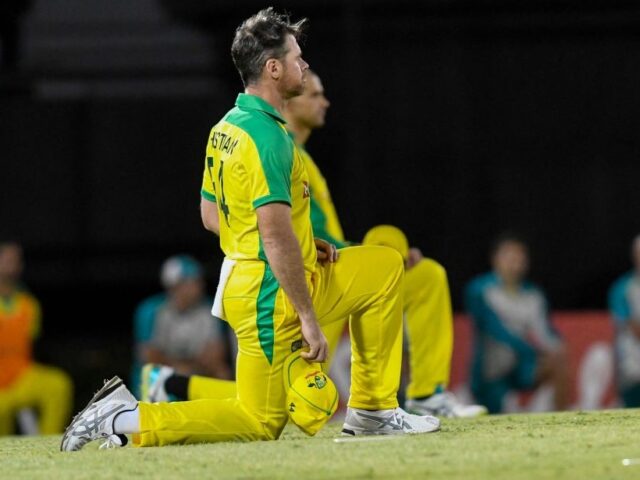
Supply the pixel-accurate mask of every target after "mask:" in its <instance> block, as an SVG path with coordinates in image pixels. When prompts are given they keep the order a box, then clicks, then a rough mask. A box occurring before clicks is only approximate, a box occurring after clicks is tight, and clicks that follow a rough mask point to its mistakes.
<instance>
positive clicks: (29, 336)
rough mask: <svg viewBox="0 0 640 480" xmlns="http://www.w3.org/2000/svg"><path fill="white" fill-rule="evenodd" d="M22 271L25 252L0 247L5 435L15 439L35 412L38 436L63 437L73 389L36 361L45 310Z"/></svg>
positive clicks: (0, 421) (0, 390)
mask: <svg viewBox="0 0 640 480" xmlns="http://www.w3.org/2000/svg"><path fill="white" fill-rule="evenodd" d="M22 269H23V260H22V248H21V246H20V245H19V244H18V243H15V242H0V435H10V434H12V433H14V427H15V424H16V416H17V415H18V412H20V411H22V410H24V409H34V411H35V413H36V416H37V433H41V434H52V433H59V432H61V431H62V430H63V428H64V426H65V423H66V422H67V421H68V418H69V414H70V411H71V402H72V398H71V397H72V383H71V380H70V379H69V377H68V375H67V374H66V373H64V372H63V371H62V370H60V369H58V368H54V367H50V366H45V365H41V364H39V363H36V362H35V361H34V360H33V355H32V349H33V343H34V340H35V339H36V338H37V337H38V335H39V333H40V305H39V303H38V301H37V300H36V299H35V298H34V297H33V296H32V295H31V294H30V293H28V292H27V291H26V289H25V288H24V286H23V285H22V284H21V282H20V279H21V276H22ZM30 433H36V432H30Z"/></svg>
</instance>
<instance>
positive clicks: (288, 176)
mask: <svg viewBox="0 0 640 480" xmlns="http://www.w3.org/2000/svg"><path fill="white" fill-rule="evenodd" d="M285 123H286V122H285V120H284V119H283V118H282V116H281V115H280V113H278V111H277V110H276V109H275V108H273V107H272V106H271V105H269V104H268V103H267V102H266V101H264V100H263V99H261V98H259V97H257V96H254V95H247V94H242V93H241V94H240V95H238V98H237V100H236V106H235V108H233V109H231V110H230V111H229V112H228V113H227V114H226V115H225V116H224V117H223V118H222V120H220V122H218V123H217V124H216V125H215V126H214V127H213V128H212V129H211V134H210V136H209V141H208V143H207V150H206V160H205V167H204V174H203V179H202V189H201V194H202V196H203V197H204V198H206V199H207V200H210V201H214V202H216V203H217V205H218V214H219V217H220V247H221V248H222V251H223V252H224V254H225V255H226V256H227V258H230V259H233V260H263V261H265V262H266V261H267V258H266V256H265V253H264V249H263V245H262V240H261V238H260V232H259V231H258V222H257V216H256V209H257V208H258V207H260V206H262V205H266V204H268V203H274V202H282V203H287V204H288V205H290V206H291V220H292V225H293V231H294V233H295V235H296V237H297V239H298V241H299V243H300V249H301V251H302V258H303V261H304V266H305V269H306V270H307V271H309V272H313V271H314V269H315V264H316V248H315V245H314V242H313V230H312V227H311V221H310V198H309V197H310V193H309V177H308V175H307V172H306V170H305V166H304V163H303V160H302V157H301V155H300V151H299V150H298V148H296V146H295V144H294V142H293V140H292V138H291V137H290V136H289V134H288V132H287V130H286V128H285V126H284V125H285Z"/></svg>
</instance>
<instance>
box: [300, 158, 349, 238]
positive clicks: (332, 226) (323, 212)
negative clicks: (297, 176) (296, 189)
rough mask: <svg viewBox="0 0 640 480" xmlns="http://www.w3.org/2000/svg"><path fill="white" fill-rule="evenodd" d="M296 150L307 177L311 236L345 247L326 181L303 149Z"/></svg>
mask: <svg viewBox="0 0 640 480" xmlns="http://www.w3.org/2000/svg"><path fill="white" fill-rule="evenodd" d="M298 149H299V150H300V154H301V155H302V159H303V161H304V166H305V168H306V170H307V174H308V175H309V187H310V190H311V224H312V225H313V234H314V235H315V236H316V237H318V238H322V239H323V240H326V241H328V242H331V243H333V244H334V245H336V246H337V247H338V248H342V247H346V246H347V243H346V241H345V239H344V233H343V232H342V227H341V226H340V220H338V214H337V213H336V208H335V206H334V205H333V201H332V200H331V194H330V193H329V187H328V186H327V181H326V180H325V179H324V177H323V176H322V173H320V169H319V168H318V166H317V165H316V164H315V162H314V161H313V159H312V158H311V155H309V153H308V152H307V151H306V150H305V149H304V147H303V146H298Z"/></svg>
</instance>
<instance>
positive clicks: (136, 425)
mask: <svg viewBox="0 0 640 480" xmlns="http://www.w3.org/2000/svg"><path fill="white" fill-rule="evenodd" d="M113 432H114V433H120V434H125V433H140V409H138V405H136V408H135V409H134V410H129V411H126V412H122V413H119V414H118V415H116V418H115V420H114V421H113Z"/></svg>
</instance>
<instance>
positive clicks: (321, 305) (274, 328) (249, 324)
mask: <svg viewBox="0 0 640 480" xmlns="http://www.w3.org/2000/svg"><path fill="white" fill-rule="evenodd" d="M403 272H404V269H403V266H402V259H401V257H400V255H399V254H398V253H397V252H395V251H393V250H391V249H388V248H384V247H356V248H348V249H345V250H342V251H341V257H340V260H339V261H338V262H337V263H336V264H330V265H325V266H319V267H318V270H317V271H316V273H314V275H313V277H312V278H309V287H310V290H311V292H312V299H313V302H314V307H315V309H316V313H317V316H318V319H319V321H320V323H321V325H323V326H324V325H329V324H331V323H333V322H336V321H341V320H343V319H344V318H347V317H350V331H351V337H352V349H353V358H354V362H353V366H352V374H351V376H352V381H351V384H352V385H351V399H350V401H349V405H350V406H352V407H356V408H367V409H372V410H373V409H388V408H395V407H396V406H397V405H398V402H397V398H396V395H397V389H398V384H399V381H400V362H401V356H402V299H401V286H402V278H403ZM223 301H224V308H225V311H226V314H227V317H228V320H229V323H230V325H231V327H232V328H233V329H234V331H235V332H236V335H237V337H238V359H237V373H236V378H237V382H236V386H237V398H236V399H227V400H215V399H206V400H195V401H189V402H174V403H165V404H148V403H141V404H140V423H141V425H140V426H141V433H140V434H138V435H135V436H134V443H136V444H138V445H141V446H150V445H166V444H171V443H194V442H216V441H225V440H227V441H228V440H245V441H246V440H269V439H275V438H278V437H279V436H280V434H281V433H282V430H283V429H284V426H285V424H286V422H287V420H288V416H287V409H286V392H285V389H284V383H283V379H282V367H283V364H284V360H285V358H286V357H287V355H288V354H289V353H290V352H291V347H292V344H293V343H294V342H298V341H299V340H300V339H301V333H300V320H299V319H298V317H297V314H296V312H295V310H294V309H293V307H292V306H291V304H290V302H289V301H288V299H287V298H286V296H285V295H284V293H283V291H282V290H281V289H280V288H279V286H278V283H277V282H276V281H275V277H274V276H273V274H272V272H271V270H270V268H269V267H268V266H267V265H266V264H264V263H262V262H248V261H247V262H238V263H237V264H236V266H235V267H234V270H233V273H232V274H231V277H230V279H229V282H228V283H227V287H226V288H225V292H224V300H223Z"/></svg>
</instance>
